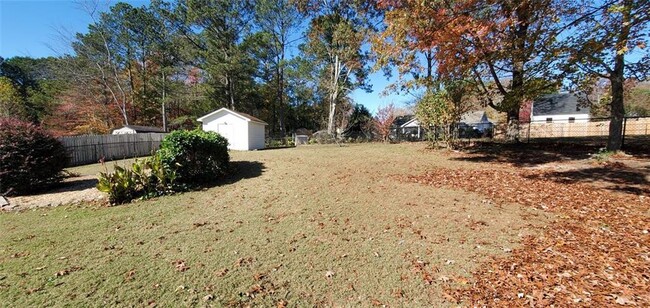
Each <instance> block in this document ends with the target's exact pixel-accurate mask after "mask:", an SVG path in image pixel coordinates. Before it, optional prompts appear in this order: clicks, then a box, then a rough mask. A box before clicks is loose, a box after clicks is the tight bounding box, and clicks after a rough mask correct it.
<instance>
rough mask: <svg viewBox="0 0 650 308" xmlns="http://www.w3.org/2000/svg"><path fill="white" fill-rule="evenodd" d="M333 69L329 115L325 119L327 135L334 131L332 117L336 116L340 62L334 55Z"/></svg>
mask: <svg viewBox="0 0 650 308" xmlns="http://www.w3.org/2000/svg"><path fill="white" fill-rule="evenodd" d="M332 65H333V66H334V67H333V70H332V77H331V78H332V80H331V85H332V89H331V91H332V92H331V93H330V110H329V116H328V119H327V133H328V134H329V135H332V134H334V133H335V131H334V130H335V129H336V128H335V127H334V119H335V116H336V102H337V100H338V96H339V84H338V82H339V75H340V73H341V62H340V60H339V56H338V55H336V56H334V63H333V64H332Z"/></svg>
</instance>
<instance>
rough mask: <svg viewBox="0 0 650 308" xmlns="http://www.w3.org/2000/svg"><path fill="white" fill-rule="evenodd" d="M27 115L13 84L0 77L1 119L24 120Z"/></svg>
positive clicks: (9, 80) (7, 79)
mask: <svg viewBox="0 0 650 308" xmlns="http://www.w3.org/2000/svg"><path fill="white" fill-rule="evenodd" d="M26 115H27V111H26V110H25V106H24V105H23V104H22V103H21V97H20V94H19V93H18V90H17V89H16V87H15V86H14V84H13V82H11V79H9V78H7V77H4V76H0V117H4V118H16V119H24V118H25V116H26Z"/></svg>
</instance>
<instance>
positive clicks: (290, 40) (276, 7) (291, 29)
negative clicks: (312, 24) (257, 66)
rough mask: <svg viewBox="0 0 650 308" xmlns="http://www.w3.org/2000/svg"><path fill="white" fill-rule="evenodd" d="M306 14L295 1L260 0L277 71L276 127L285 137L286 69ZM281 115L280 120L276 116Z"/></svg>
mask: <svg viewBox="0 0 650 308" xmlns="http://www.w3.org/2000/svg"><path fill="white" fill-rule="evenodd" d="M303 20H304V19H303V14H302V13H300V12H299V11H298V9H297V8H296V7H295V6H294V5H293V3H291V1H290V0H256V1H255V23H256V27H258V28H259V29H260V30H261V31H263V32H264V33H266V34H267V35H268V39H267V40H266V43H267V44H266V50H265V51H266V53H267V58H268V59H269V60H270V61H269V63H268V64H270V66H271V70H272V71H273V74H272V75H271V76H270V77H271V80H270V81H272V82H273V83H274V85H273V88H274V89H275V95H274V96H275V99H274V100H273V103H272V105H271V107H272V115H273V122H272V124H271V125H272V127H275V125H276V124H277V125H278V130H279V133H280V135H281V136H282V137H284V136H285V134H286V125H287V123H286V110H287V107H288V104H287V102H286V100H287V98H288V97H287V94H288V93H287V91H286V90H287V86H286V70H287V67H288V60H289V59H288V56H287V52H288V49H289V48H290V47H292V46H293V44H295V43H296V42H297V41H298V40H299V39H301V37H300V36H296V35H295V33H298V32H299V27H300V26H301V25H303V24H304V21H303ZM276 119H277V120H276Z"/></svg>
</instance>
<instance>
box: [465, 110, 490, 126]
mask: <svg viewBox="0 0 650 308" xmlns="http://www.w3.org/2000/svg"><path fill="white" fill-rule="evenodd" d="M483 117H485V121H484V119H483ZM460 122H461V123H468V124H469V123H487V122H490V119H488V117H487V115H486V114H485V111H482V110H476V111H468V112H465V113H463V114H462V115H461V116H460ZM490 123H491V122H490Z"/></svg>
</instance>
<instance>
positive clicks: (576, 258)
mask: <svg viewBox="0 0 650 308" xmlns="http://www.w3.org/2000/svg"><path fill="white" fill-rule="evenodd" d="M602 168H617V167H616V166H609V167H608V166H604V167H602ZM613 171H616V170H613ZM402 180H404V181H406V182H417V183H421V184H426V185H431V186H434V187H451V188H455V189H463V190H467V191H472V192H476V193H479V194H481V195H485V196H489V197H490V199H491V200H496V201H501V202H505V201H507V202H516V203H518V204H522V205H525V206H528V207H531V208H537V209H541V210H544V211H547V212H551V213H553V214H555V215H556V217H557V219H556V220H554V221H553V222H552V223H551V224H550V225H549V226H548V227H546V228H544V232H543V235H542V236H530V237H526V239H525V240H524V245H523V247H521V248H517V249H515V250H514V251H513V253H512V254H511V255H508V256H506V257H497V258H495V259H494V260H493V261H491V262H490V263H489V265H487V266H483V267H481V268H480V269H479V270H478V271H476V272H475V273H474V282H473V283H472V285H471V287H469V288H461V289H459V290H455V291H453V290H450V292H451V293H454V296H455V298H456V299H457V300H459V301H460V300H463V301H465V300H469V302H470V303H471V304H472V305H478V306H481V305H490V306H550V305H556V306H566V305H572V304H580V305H588V306H599V307H604V306H612V305H616V304H620V305H638V306H645V307H647V306H650V276H649V274H648V273H650V253H649V251H650V247H649V245H648V243H650V234H649V232H650V215H649V213H650V200H649V198H648V197H647V196H646V195H636V194H629V193H621V192H612V191H609V190H606V189H598V188H595V187H594V186H592V185H586V184H584V183H581V182H579V181H574V180H571V179H567V180H558V178H557V175H556V174H553V172H545V171H541V170H523V171H511V170H463V169H443V168H440V169H434V170H432V171H429V172H427V173H425V174H423V175H420V176H408V177H404V178H402Z"/></svg>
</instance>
